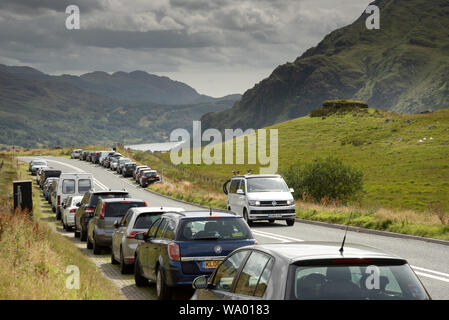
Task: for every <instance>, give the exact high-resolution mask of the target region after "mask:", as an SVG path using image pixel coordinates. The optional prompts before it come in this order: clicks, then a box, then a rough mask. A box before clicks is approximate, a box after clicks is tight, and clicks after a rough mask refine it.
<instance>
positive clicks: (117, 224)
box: [114, 220, 120, 228]
mask: <svg viewBox="0 0 449 320" xmlns="http://www.w3.org/2000/svg"><path fill="white" fill-rule="evenodd" d="M114 227H115V228H119V227H120V222H118V220H115V221H114Z"/></svg>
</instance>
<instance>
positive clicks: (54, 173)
mask: <svg viewBox="0 0 449 320" xmlns="http://www.w3.org/2000/svg"><path fill="white" fill-rule="evenodd" d="M44 175H45V177H47V178H49V177H59V176H60V175H61V171H45V173H44Z"/></svg>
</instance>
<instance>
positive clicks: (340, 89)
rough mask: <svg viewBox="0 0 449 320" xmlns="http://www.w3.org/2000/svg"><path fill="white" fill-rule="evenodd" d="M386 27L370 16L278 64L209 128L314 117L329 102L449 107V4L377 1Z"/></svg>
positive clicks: (414, 109)
mask: <svg viewBox="0 0 449 320" xmlns="http://www.w3.org/2000/svg"><path fill="white" fill-rule="evenodd" d="M373 4H375V5H377V6H378V7H379V8H380V13H381V20H380V21H381V22H380V29H379V30H367V28H366V26H365V21H366V19H367V17H368V15H367V14H366V13H363V14H362V15H361V16H360V17H359V19H357V20H356V21H355V22H354V23H352V24H351V25H348V26H346V27H344V28H341V29H338V30H335V31H333V32H332V33H330V34H329V35H327V36H326V37H325V38H324V39H323V40H322V41H321V42H320V43H319V44H318V45H317V46H316V47H314V48H311V49H309V50H307V51H306V52H305V53H303V54H302V56H301V57H299V58H297V59H296V60H295V61H294V62H292V63H287V64H284V65H281V66H279V67H277V68H276V69H275V70H274V71H273V73H272V74H271V75H270V76H269V77H268V78H267V79H264V80H262V81H261V82H260V83H258V84H256V85H255V86H254V88H252V89H250V90H248V91H247V92H246V93H245V94H244V95H243V97H242V99H241V101H239V102H237V103H236V104H235V105H234V107H233V108H232V109H228V110H225V111H222V112H219V113H215V114H207V115H205V116H203V118H202V120H203V127H205V128H218V129H225V128H244V129H246V128H262V127H265V126H268V125H272V124H274V123H279V122H283V121H286V120H288V119H293V118H297V117H300V116H304V115H306V114H308V113H309V112H310V111H311V110H313V109H316V108H317V107H319V106H320V105H321V102H322V101H323V100H335V99H355V100H363V101H366V102H368V103H369V105H370V106H373V107H376V108H380V109H385V110H390V111H395V112H401V113H418V112H421V111H425V110H429V109H430V110H437V109H444V108H448V107H449V77H448V74H449V31H448V30H449V1H447V0H432V1H429V0H407V1H397V0H377V1H374V2H373Z"/></svg>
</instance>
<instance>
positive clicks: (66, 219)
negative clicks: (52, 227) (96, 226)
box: [61, 196, 83, 231]
mask: <svg viewBox="0 0 449 320" xmlns="http://www.w3.org/2000/svg"><path fill="white" fill-rule="evenodd" d="M82 199H83V196H74V197H68V198H67V199H66V200H65V202H64V205H63V207H62V209H61V222H62V227H63V228H64V230H66V231H70V230H72V228H73V227H74V226H75V214H76V210H78V207H77V206H76V205H77V204H79V203H80V202H81V200H82Z"/></svg>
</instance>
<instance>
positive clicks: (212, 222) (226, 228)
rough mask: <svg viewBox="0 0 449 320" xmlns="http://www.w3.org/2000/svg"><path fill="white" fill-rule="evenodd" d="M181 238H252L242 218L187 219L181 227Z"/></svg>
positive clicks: (188, 239)
mask: <svg viewBox="0 0 449 320" xmlns="http://www.w3.org/2000/svg"><path fill="white" fill-rule="evenodd" d="M181 230H182V231H181V233H180V238H181V240H184V241H190V240H218V239H220V240H243V239H250V238H252V235H251V231H250V229H249V227H248V226H247V225H246V223H245V222H244V221H243V219H241V218H215V217H213V218H202V219H197V220H196V219H195V220H192V219H187V220H186V221H184V223H183V225H182V227H181Z"/></svg>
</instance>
